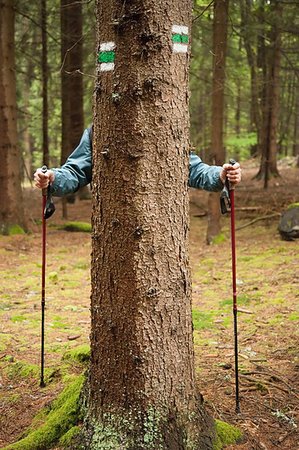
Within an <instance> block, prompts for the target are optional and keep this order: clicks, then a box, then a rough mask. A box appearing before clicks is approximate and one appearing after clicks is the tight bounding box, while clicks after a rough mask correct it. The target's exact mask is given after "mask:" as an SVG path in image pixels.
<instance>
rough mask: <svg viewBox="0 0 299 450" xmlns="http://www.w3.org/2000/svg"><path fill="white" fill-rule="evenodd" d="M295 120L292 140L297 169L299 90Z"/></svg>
mask: <svg viewBox="0 0 299 450" xmlns="http://www.w3.org/2000/svg"><path fill="white" fill-rule="evenodd" d="M295 96H296V104H295V119H294V140H293V142H294V143H293V156H296V157H297V167H299V88H298V87H297V90H296V94H295Z"/></svg>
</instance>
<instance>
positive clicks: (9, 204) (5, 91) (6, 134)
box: [0, 0, 25, 233]
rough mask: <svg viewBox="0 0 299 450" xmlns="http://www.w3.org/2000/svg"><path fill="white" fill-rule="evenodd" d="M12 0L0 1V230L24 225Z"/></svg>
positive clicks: (2, 231)
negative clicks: (18, 142)
mask: <svg viewBox="0 0 299 450" xmlns="http://www.w3.org/2000/svg"><path fill="white" fill-rule="evenodd" d="M14 17H15V15H14V2H13V1H12V0H1V1H0V92H1V95H0V161H1V164H0V233H9V232H10V230H11V228H12V227H13V226H14V225H20V226H22V227H24V226H25V224H24V211H23V198H22V188H21V155H20V151H19V149H18V145H17V112H16V111H17V104H16V79H15V52H14Z"/></svg>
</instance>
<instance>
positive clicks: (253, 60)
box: [240, 0, 261, 155]
mask: <svg viewBox="0 0 299 450" xmlns="http://www.w3.org/2000/svg"><path fill="white" fill-rule="evenodd" d="M251 5H252V2H251V0H241V1H240V8H241V20H242V30H243V31H242V37H243V41H244V47H245V50H246V55H247V60H248V65H249V67H250V84H251V101H250V124H249V131H250V132H252V131H256V133H257V145H256V149H255V151H254V154H255V155H257V154H258V155H260V154H261V108H260V96H259V93H260V87H259V86H260V77H259V76H258V67H257V57H256V47H257V43H256V40H257V38H256V35H255V33H254V32H253V29H255V28H256V27H255V28H253V25H254V24H252V17H253V13H252V11H251Z"/></svg>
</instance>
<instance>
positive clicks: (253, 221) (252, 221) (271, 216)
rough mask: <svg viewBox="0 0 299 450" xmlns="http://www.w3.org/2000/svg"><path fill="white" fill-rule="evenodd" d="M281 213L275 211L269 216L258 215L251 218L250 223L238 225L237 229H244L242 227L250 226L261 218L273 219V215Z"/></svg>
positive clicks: (277, 215)
mask: <svg viewBox="0 0 299 450" xmlns="http://www.w3.org/2000/svg"><path fill="white" fill-rule="evenodd" d="M280 216H281V214H280V213H274V214H270V215H269V216H261V217H257V218H256V219H253V220H251V221H250V222H248V223H245V224H244V225H240V226H239V227H236V231H237V230H242V228H246V227H249V226H250V225H253V224H254V223H256V222H258V221H260V220H267V219H272V218H273V217H280Z"/></svg>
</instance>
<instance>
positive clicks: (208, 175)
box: [188, 153, 223, 192]
mask: <svg viewBox="0 0 299 450" xmlns="http://www.w3.org/2000/svg"><path fill="white" fill-rule="evenodd" d="M222 170H223V168H222V167H221V166H209V165H208V164H205V163H203V162H202V160H201V159H200V158H199V156H197V155H196V154H195V153H190V157H189V180H188V185H189V186H190V187H193V188H197V189H204V190H206V191H212V192H217V191H221V189H222V188H223V182H222V181H221V177H220V176H221V173H222Z"/></svg>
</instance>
